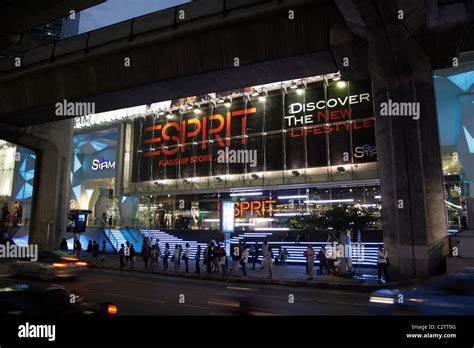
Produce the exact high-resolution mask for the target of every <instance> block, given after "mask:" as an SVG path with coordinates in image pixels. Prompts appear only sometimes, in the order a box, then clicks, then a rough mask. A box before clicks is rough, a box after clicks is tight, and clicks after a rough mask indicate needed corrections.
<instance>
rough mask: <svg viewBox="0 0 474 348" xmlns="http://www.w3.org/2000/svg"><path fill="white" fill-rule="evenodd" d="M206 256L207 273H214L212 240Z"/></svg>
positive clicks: (208, 245)
mask: <svg viewBox="0 0 474 348" xmlns="http://www.w3.org/2000/svg"><path fill="white" fill-rule="evenodd" d="M204 257H205V261H206V268H207V273H208V274H211V273H212V258H213V251H212V244H211V243H210V242H209V243H208V244H207V248H206V254H205V256H204Z"/></svg>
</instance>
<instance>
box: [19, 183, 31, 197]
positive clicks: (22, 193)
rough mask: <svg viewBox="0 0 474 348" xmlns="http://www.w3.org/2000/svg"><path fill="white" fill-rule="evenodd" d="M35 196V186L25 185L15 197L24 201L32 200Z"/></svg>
mask: <svg viewBox="0 0 474 348" xmlns="http://www.w3.org/2000/svg"><path fill="white" fill-rule="evenodd" d="M32 196H33V186H32V185H31V184H28V183H25V184H24V185H23V186H22V188H21V189H20V191H19V192H18V193H17V195H16V196H15V199H17V200H22V199H26V198H30V197H32Z"/></svg>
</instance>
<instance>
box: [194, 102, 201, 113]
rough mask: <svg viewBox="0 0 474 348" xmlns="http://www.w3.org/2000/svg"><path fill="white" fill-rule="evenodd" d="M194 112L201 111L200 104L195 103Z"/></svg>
mask: <svg viewBox="0 0 474 348" xmlns="http://www.w3.org/2000/svg"><path fill="white" fill-rule="evenodd" d="M194 113H195V114H197V115H198V114H200V113H201V107H200V106H199V105H198V104H196V105H194Z"/></svg>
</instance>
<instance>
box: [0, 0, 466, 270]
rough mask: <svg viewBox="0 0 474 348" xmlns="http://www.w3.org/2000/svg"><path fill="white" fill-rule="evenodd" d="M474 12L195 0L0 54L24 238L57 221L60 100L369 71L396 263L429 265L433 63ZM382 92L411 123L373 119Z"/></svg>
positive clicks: (131, 101)
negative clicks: (24, 183)
mask: <svg viewBox="0 0 474 348" xmlns="http://www.w3.org/2000/svg"><path fill="white" fill-rule="evenodd" d="M473 19H474V1H473V0H453V1H444V0H429V1H422V0H394V1H390V2H387V1H386V0H227V1H226V0H206V1H204V0H197V1H193V2H191V3H189V4H185V5H182V6H177V7H175V8H171V9H167V10H164V11H159V12H156V13H152V14H149V15H145V16H142V17H138V18H135V19H132V20H129V21H125V22H121V23H118V24H115V25H112V26H109V27H106V28H102V29H99V30H96V31H92V32H89V33H86V34H82V35H78V36H75V37H71V38H68V39H66V40H62V41H59V42H55V43H52V44H49V45H46V46H41V47H38V48H35V49H31V50H27V51H24V52H22V54H21V55H16V56H10V57H4V58H1V59H0V124H1V125H0V138H2V139H4V140H7V141H11V142H14V143H17V144H20V145H23V146H26V147H29V148H31V149H34V150H35V151H37V153H38V164H37V166H38V170H37V173H38V174H37V178H36V189H35V194H34V202H33V214H34V215H33V222H32V229H31V231H30V240H31V241H32V242H36V243H39V244H40V246H41V247H49V248H52V247H53V246H56V245H57V244H58V243H59V240H58V239H59V236H60V235H61V233H62V231H63V230H64V228H65V227H64V226H63V225H65V223H64V220H65V219H64V212H65V211H66V209H67V207H66V206H67V204H66V199H65V197H66V196H65V195H66V193H67V192H68V191H69V190H68V182H69V180H68V175H66V173H69V168H70V158H71V156H70V151H71V137H72V122H71V120H68V119H64V118H58V116H56V114H55V112H54V111H55V110H54V108H55V104H56V103H57V102H61V101H63V100H67V101H72V102H94V103H95V107H96V112H103V111H109V110H114V109H118V108H124V107H129V106H135V105H140V104H146V103H152V102H159V101H163V100H169V99H177V98H180V97H185V96H189V95H201V94H205V93H207V92H210V91H222V90H231V89H235V88H241V87H243V86H249V85H259V84H264V83H269V82H274V81H282V80H290V79H295V78H299V77H304V76H313V75H322V74H328V73H333V72H337V71H340V73H341V75H342V77H343V79H345V80H349V81H350V80H356V79H360V78H370V79H371V80H372V88H373V98H374V110H375V114H376V119H377V122H376V134H377V143H378V154H379V155H378V156H379V171H380V181H381V188H382V204H383V207H384V214H383V223H384V242H385V244H386V246H387V249H388V250H389V254H390V255H391V256H390V259H391V263H392V264H393V269H394V270H395V273H396V274H397V276H398V277H399V278H412V277H420V276H424V275H427V274H431V273H436V272H439V271H440V270H441V269H442V268H443V257H444V255H445V254H446V253H447V249H446V243H445V241H446V238H445V237H446V227H445V218H444V216H445V211H444V208H443V206H444V203H443V201H444V190H443V177H442V172H441V159H440V157H439V156H433V153H436V154H437V153H439V138H438V125H437V121H436V110H435V99H434V91H433V81H432V78H433V77H432V70H433V69H437V68H443V67H449V66H452V65H453V63H454V64H457V63H458V62H461V63H462V59H463V56H462V55H461V52H462V51H464V50H470V49H472V47H473V46H474V44H473V42H474V32H473V24H472V23H473ZM440 47H442V49H440ZM18 58H19V61H20V62H21V64H20V65H18V64H17V65H15V62H18ZM389 99H391V100H397V101H404V102H418V103H420V106H421V110H420V111H421V117H420V119H419V121H418V122H413V121H412V120H411V119H407V118H390V117H383V116H381V115H380V107H379V106H380V103H382V102H384V101H387V100H389ZM45 202H49V203H50V204H48V205H45ZM51 226H53V231H54V233H53V234H50V235H49V237H47V233H46V231H47V230H48V229H49V228H51Z"/></svg>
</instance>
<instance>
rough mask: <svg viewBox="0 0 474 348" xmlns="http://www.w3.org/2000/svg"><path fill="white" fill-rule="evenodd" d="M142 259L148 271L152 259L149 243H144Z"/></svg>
mask: <svg viewBox="0 0 474 348" xmlns="http://www.w3.org/2000/svg"><path fill="white" fill-rule="evenodd" d="M141 254H142V258H143V262H144V263H145V267H144V268H145V269H148V260H149V259H150V247H149V246H148V244H147V243H144V244H143V246H142V252H141Z"/></svg>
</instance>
